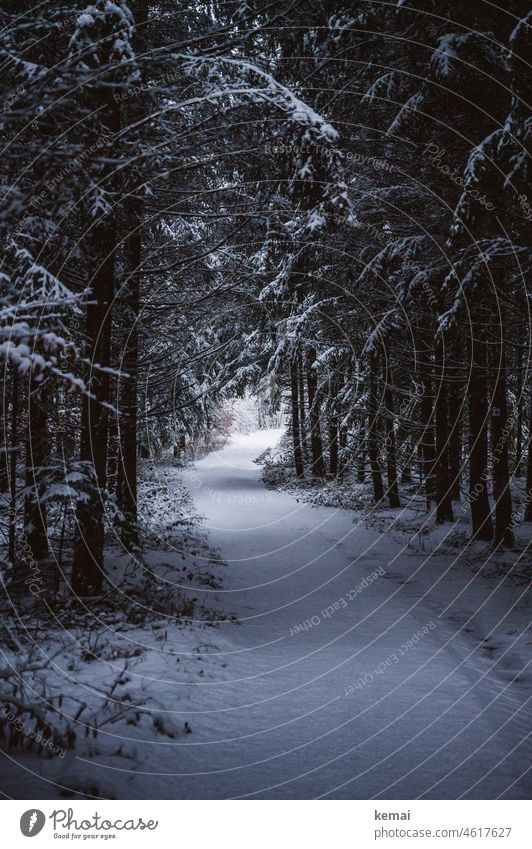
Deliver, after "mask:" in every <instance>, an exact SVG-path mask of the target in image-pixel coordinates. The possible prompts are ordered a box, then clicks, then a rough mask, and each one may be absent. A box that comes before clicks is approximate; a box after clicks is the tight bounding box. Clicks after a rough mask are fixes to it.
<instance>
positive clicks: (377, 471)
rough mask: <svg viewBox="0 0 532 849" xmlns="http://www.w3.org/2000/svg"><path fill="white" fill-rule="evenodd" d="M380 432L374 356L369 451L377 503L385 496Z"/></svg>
mask: <svg viewBox="0 0 532 849" xmlns="http://www.w3.org/2000/svg"><path fill="white" fill-rule="evenodd" d="M378 433H379V413H378V404H377V389H376V380H375V364H374V362H373V358H372V361H371V362H370V366H369V404H368V453H369V463H370V467H371V479H372V482H373V497H374V500H375V504H379V502H381V501H382V499H383V497H384V488H383V485H382V474H381V467H380V462H379V445H378Z"/></svg>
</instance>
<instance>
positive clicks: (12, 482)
mask: <svg viewBox="0 0 532 849" xmlns="http://www.w3.org/2000/svg"><path fill="white" fill-rule="evenodd" d="M12 373H13V380H12V381H11V433H10V447H11V456H10V458H9V534H8V547H7V557H8V560H9V562H10V563H14V562H15V557H16V543H17V454H18V444H17V442H18V406H19V404H18V402H19V397H18V395H19V386H18V371H17V369H16V367H15V366H12Z"/></svg>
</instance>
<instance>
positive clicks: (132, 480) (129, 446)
mask: <svg viewBox="0 0 532 849" xmlns="http://www.w3.org/2000/svg"><path fill="white" fill-rule="evenodd" d="M128 207H130V211H131V215H130V217H129V219H128V220H129V221H130V225H131V228H132V229H131V231H130V233H129V236H128V239H127V243H126V250H127V263H128V267H129V274H128V277H127V281H126V285H125V287H124V294H125V297H126V300H127V318H128V320H127V322H126V324H127V328H128V329H127V336H126V340H125V344H124V356H123V361H122V369H121V370H122V371H123V376H122V377H121V394H120V402H121V403H120V409H121V418H120V421H119V439H120V451H119V457H120V467H121V474H120V484H121V485H120V488H119V491H118V500H119V505H120V508H121V510H122V512H123V514H124V517H125V526H124V531H123V535H122V539H123V541H124V543H125V544H126V545H127V544H132V545H136V544H137V543H138V528H137V400H138V399H137V383H138V317H139V308H140V297H139V277H140V265H141V259H142V232H141V209H140V206H139V205H138V203H136V202H131V203H129V204H128Z"/></svg>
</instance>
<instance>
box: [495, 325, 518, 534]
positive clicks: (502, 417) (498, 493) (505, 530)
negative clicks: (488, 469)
mask: <svg viewBox="0 0 532 849" xmlns="http://www.w3.org/2000/svg"><path fill="white" fill-rule="evenodd" d="M503 328H504V321H503V319H502V318H501V327H500V328H498V329H497V330H496V334H497V333H500V332H502V331H503ZM493 355H494V357H493V365H494V368H495V381H494V388H493V406H492V408H491V441H492V459H493V497H494V500H495V535H494V542H495V545H512V544H513V532H512V496H511V493H510V470H509V461H508V442H509V440H510V432H509V430H508V428H507V424H508V402H507V392H506V356H505V350H504V340H503V339H500V338H497V340H496V343H495V347H494V351H493Z"/></svg>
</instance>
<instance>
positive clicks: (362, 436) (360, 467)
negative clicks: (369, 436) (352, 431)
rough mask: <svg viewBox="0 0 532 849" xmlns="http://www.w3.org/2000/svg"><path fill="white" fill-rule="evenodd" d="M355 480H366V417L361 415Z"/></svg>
mask: <svg viewBox="0 0 532 849" xmlns="http://www.w3.org/2000/svg"><path fill="white" fill-rule="evenodd" d="M357 454H358V457H357V481H359V483H364V481H365V480H366V418H365V416H362V419H361V422H360V430H359V432H358V448H357Z"/></svg>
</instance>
